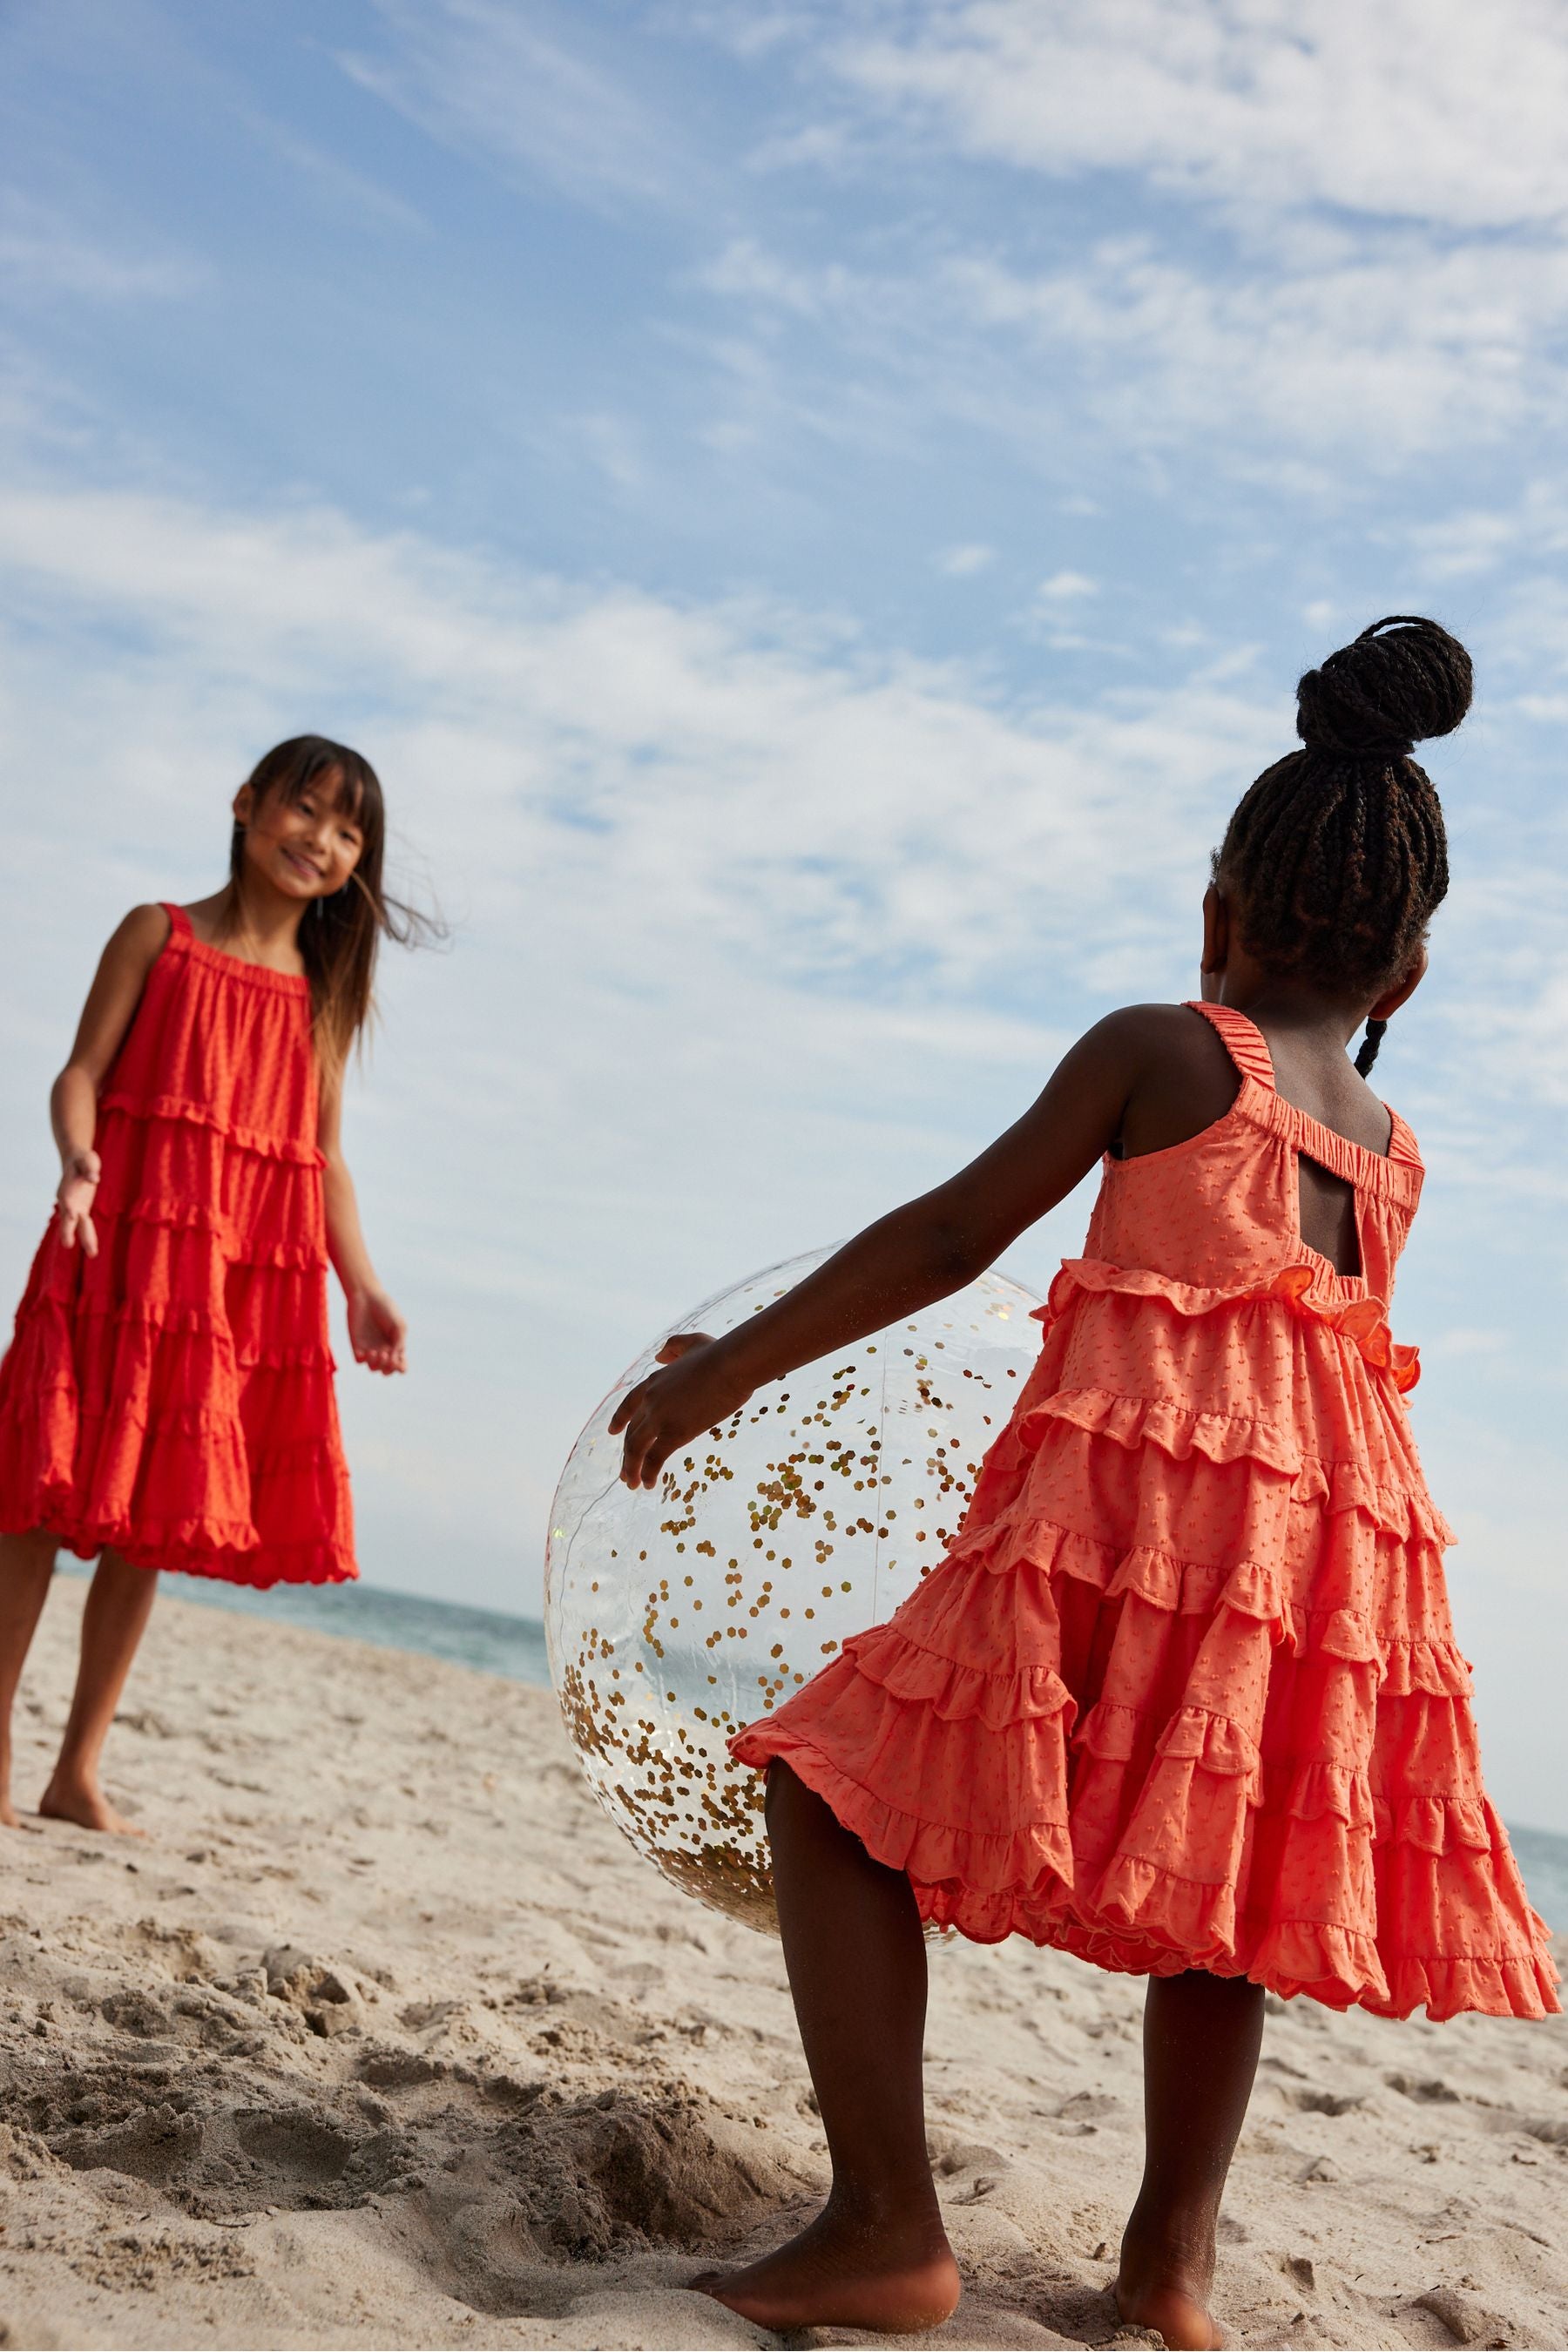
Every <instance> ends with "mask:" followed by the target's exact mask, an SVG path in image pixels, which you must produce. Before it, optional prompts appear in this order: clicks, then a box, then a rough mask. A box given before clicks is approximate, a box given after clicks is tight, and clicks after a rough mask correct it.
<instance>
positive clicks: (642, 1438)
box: [610, 1331, 752, 1486]
mask: <svg viewBox="0 0 1568 2352" xmlns="http://www.w3.org/2000/svg"><path fill="white" fill-rule="evenodd" d="M658 1360H659V1362H660V1363H661V1364H667V1365H668V1367H669V1369H668V1371H663V1372H649V1374H648V1375H647V1379H646V1380H641V1381H638V1382H637V1386H636V1388H635V1389H628V1390H627V1391H626V1394H625V1396H624V1397H623V1398H622V1399H621V1401H620V1402H619V1404H618V1405H617V1406H616V1410H615V1412H613V1413H612V1415H611V1416H610V1435H611V1436H612V1437H618V1436H619V1435H620V1433H621V1432H622V1430H623V1429H624V1430H625V1431H626V1444H625V1446H624V1447H623V1449H622V1452H621V1476H622V1478H623V1480H624V1481H625V1483H626V1485H627V1486H656V1485H657V1484H658V1474H659V1472H660V1471H661V1470H662V1469H663V1467H664V1465H665V1463H666V1462H667V1461H668V1457H669V1456H670V1454H674V1453H677V1452H679V1448H680V1447H681V1446H683V1445H689V1444H690V1443H691V1440H692V1439H693V1438H694V1437H697V1436H700V1434H701V1433H702V1431H703V1430H705V1429H711V1428H712V1427H713V1426H714V1424H715V1423H717V1422H721V1421H727V1420H728V1419H729V1417H730V1415H731V1413H732V1412H739V1411H740V1409H741V1407H742V1405H743V1404H744V1403H745V1402H746V1399H747V1398H748V1397H749V1396H750V1395H751V1393H752V1391H751V1390H750V1389H749V1388H747V1387H745V1386H744V1385H743V1384H742V1382H740V1381H737V1380H736V1378H735V1375H734V1372H733V1370H731V1368H730V1367H729V1366H728V1365H727V1363H726V1360H725V1357H724V1352H723V1350H722V1349H721V1348H719V1347H716V1346H715V1345H714V1342H713V1341H712V1339H710V1337H709V1335H708V1333H707V1332H706V1331H678V1332H677V1333H676V1334H675V1336H674V1338H673V1339H667V1340H666V1341H665V1343H664V1345H663V1347H662V1348H661V1349H659V1351H658Z"/></svg>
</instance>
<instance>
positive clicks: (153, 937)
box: [103, 904, 173, 979]
mask: <svg viewBox="0 0 1568 2352" xmlns="http://www.w3.org/2000/svg"><path fill="white" fill-rule="evenodd" d="M172 928H173V926H172V925H171V923H170V921H169V915H168V909H167V908H164V907H160V906H158V905H156V904H149V905H147V906H144V907H132V909H131V912H130V913H129V914H128V915H127V916H125V917H124V918H123V919H122V920H121V922H120V923H119V924H118V925H117V927H116V928H115V929H114V930H113V931H112V932H110V939H109V945H108V946H107V947H106V948H105V950H104V951H103V952H104V961H105V962H108V961H110V960H112V961H114V962H115V963H116V964H117V965H119V966H121V968H122V969H124V970H127V971H132V970H136V969H137V968H138V967H139V968H140V971H141V974H142V978H143V979H144V978H145V977H146V975H147V973H148V972H149V971H151V969H152V967H153V963H154V962H155V961H156V960H157V958H158V956H159V955H160V954H161V953H162V951H163V948H164V946H165V945H166V943H167V941H168V937H169V932H170V930H171V929H172Z"/></svg>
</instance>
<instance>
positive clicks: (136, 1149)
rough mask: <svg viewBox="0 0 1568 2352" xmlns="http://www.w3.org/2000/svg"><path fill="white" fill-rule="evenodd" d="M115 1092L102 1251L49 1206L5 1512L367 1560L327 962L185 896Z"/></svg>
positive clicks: (264, 1578)
mask: <svg viewBox="0 0 1568 2352" xmlns="http://www.w3.org/2000/svg"><path fill="white" fill-rule="evenodd" d="M166 911H167V913H168V916H169V920H170V926H171V928H170V933H169V938H168V940H167V943H166V944H165V946H164V947H163V950H162V951H161V952H160V954H159V956H158V957H157V960H156V961H155V962H154V963H153V969H152V971H150V972H149V974H148V976H147V985H146V987H145V989H144V991H143V992H142V1001H141V1003H140V1004H139V1005H138V1006H137V1008H136V1013H135V1017H134V1018H133V1020H132V1024H131V1027H130V1029H129V1030H128V1031H127V1033H126V1036H125V1041H124V1043H123V1045H121V1049H120V1052H119V1054H118V1055H117V1056H116V1058H115V1062H114V1066H113V1067H112V1068H111V1069H110V1072H109V1074H108V1076H107V1077H106V1078H105V1080H104V1084H103V1087H102V1091H101V1093H100V1098H99V1114H98V1133H97V1150H98V1152H99V1155H100V1160H101V1161H102V1166H103V1177H102V1181H101V1183H100V1186H99V1190H98V1196H97V1199H96V1201H95V1202H94V1204H93V1211H92V1216H93V1223H94V1224H95V1226H96V1228H97V1232H98V1244H99V1248H98V1255H97V1256H96V1257H89V1256H88V1255H86V1254H85V1252H84V1251H82V1250H81V1249H80V1248H74V1249H66V1248H64V1247H63V1246H62V1245H61V1244H60V1242H59V1241H58V1238H57V1236H56V1233H55V1229H54V1227H53V1225H52V1224H51V1227H50V1229H49V1232H48V1234H47V1235H46V1237H45V1239H44V1242H43V1244H42V1245H41V1247H40V1248H39V1251H38V1254H37V1257H36V1258H35V1260H34V1262H33V1269H32V1273H31V1275H30V1276H29V1278H28V1282H27V1288H26V1295H25V1296H24V1297H23V1300H22V1304H21V1307H19V1308H18V1310H17V1315H16V1338H15V1339H14V1341H13V1343H12V1346H11V1348H10V1349H9V1351H8V1352H7V1354H6V1356H5V1361H4V1363H3V1364H0V1529H3V1530H4V1531H5V1532H6V1533H23V1532H25V1531H26V1530H28V1529H30V1528H47V1530H48V1531H49V1532H50V1533H51V1534H53V1535H57V1536H58V1538H59V1539H60V1542H61V1543H62V1544H63V1545H65V1546H66V1547H68V1549H70V1550H71V1551H74V1552H76V1553H78V1554H79V1556H80V1557H81V1558H82V1559H91V1558H92V1557H93V1555H94V1554H95V1553H97V1552H99V1551H100V1550H102V1549H104V1548H105V1546H111V1547H112V1548H113V1549H115V1550H116V1551H118V1552H120V1553H121V1554H122V1555H123V1556H124V1558H125V1559H128V1560H131V1561H132V1562H133V1563H134V1564H135V1565H136V1566H137V1567H139V1568H177V1569H184V1570H187V1571H188V1572H189V1573H190V1574H192V1575H195V1576H215V1577H222V1578H225V1579H226V1580H227V1581H228V1582H230V1583H233V1584H255V1585H268V1584H277V1583H289V1584H321V1583H329V1582H338V1581H341V1580H344V1579H346V1578H350V1577H353V1576H355V1575H356V1574H357V1573H358V1571H357V1570H356V1568H355V1566H354V1558H353V1517H352V1513H351V1509H350V1504H349V1486H348V1471H347V1466H346V1465H345V1463H344V1460H343V1454H342V1443H341V1440H340V1437H339V1433H338V1416H337V1404H336V1400H335V1397H334V1394H333V1390H332V1373H333V1370H334V1369H335V1368H334V1366H333V1362H332V1358H331V1349H330V1348H329V1346H328V1339H327V1250H326V1222H325V1215H324V1211H323V1205H322V1194H321V1169H322V1166H323V1165H324V1162H323V1159H322V1155H321V1150H319V1149H318V1146H317V1142H316V1067H315V1055H314V1050H313V1048H312V1045H311V1041H310V985H309V982H307V981H305V980H304V979H302V978H300V979H297V978H295V977H293V976H292V975H290V974H289V973H286V972H277V971H265V970H263V969H262V968H261V967H260V966H258V965H256V964H249V963H245V962H242V961H240V959H239V958H238V957H237V956H230V955H224V954H222V953H221V952H220V951H219V950H217V949H216V948H210V947H206V946H205V945H204V944H203V943H202V942H201V941H200V940H197V939H195V937H194V936H193V934H192V931H191V926H190V922H189V919H187V917H186V915H185V913H184V909H183V908H179V907H170V908H167V909H166Z"/></svg>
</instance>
